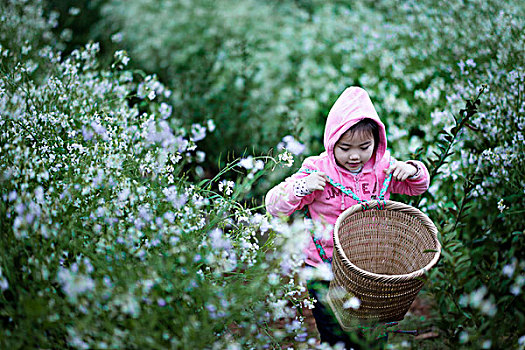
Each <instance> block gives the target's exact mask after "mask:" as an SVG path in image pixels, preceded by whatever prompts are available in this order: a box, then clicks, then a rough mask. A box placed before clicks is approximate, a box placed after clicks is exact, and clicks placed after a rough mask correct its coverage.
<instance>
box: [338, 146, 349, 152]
mask: <svg viewBox="0 0 525 350" xmlns="http://www.w3.org/2000/svg"><path fill="white" fill-rule="evenodd" d="M339 149H340V150H341V151H344V152H346V151H348V150H349V149H350V148H343V147H339Z"/></svg>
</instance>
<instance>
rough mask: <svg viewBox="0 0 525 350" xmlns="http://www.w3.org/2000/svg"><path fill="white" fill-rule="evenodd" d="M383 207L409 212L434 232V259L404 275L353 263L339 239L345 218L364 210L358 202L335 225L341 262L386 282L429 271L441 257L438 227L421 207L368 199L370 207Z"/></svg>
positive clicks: (368, 276) (335, 239)
mask: <svg viewBox="0 0 525 350" xmlns="http://www.w3.org/2000/svg"><path fill="white" fill-rule="evenodd" d="M379 203H381V204H380V206H381V207H382V209H381V210H391V211H402V212H405V213H408V214H410V215H413V216H415V217H416V218H418V219H419V220H420V221H421V223H422V224H423V225H424V226H425V227H426V228H427V229H428V230H429V231H430V233H431V234H432V236H433V238H434V240H435V243H436V252H433V254H434V256H433V258H432V260H431V261H430V262H429V263H428V264H427V265H426V266H424V267H422V268H420V269H419V270H416V271H414V272H411V273H408V274H402V275H384V274H378V273H374V272H370V271H366V270H364V269H362V268H360V267H358V266H356V265H355V264H353V263H352V262H351V261H350V259H348V257H347V256H346V253H345V252H344V250H343V248H342V247H341V242H340V241H339V227H340V226H341V222H342V221H343V220H345V219H346V218H347V217H348V216H350V215H352V214H354V213H356V212H361V211H363V206H362V205H361V204H356V205H353V206H351V207H350V208H348V209H346V210H345V211H344V212H343V213H341V215H339V217H338V218H337V221H336V222H335V225H334V249H336V250H337V253H338V254H339V255H340V256H341V258H342V259H341V260H342V261H341V262H342V263H343V264H344V265H345V267H347V268H349V269H351V270H354V271H355V272H356V273H358V274H360V275H362V276H363V277H367V278H371V279H374V280H379V281H385V282H400V281H407V280H411V279H414V278H418V277H421V276H423V275H424V274H425V273H426V272H427V271H429V270H430V269H431V268H432V267H433V266H434V265H435V264H436V263H437V262H438V260H439V257H440V255H441V243H439V239H438V236H437V233H438V230H437V228H436V225H434V223H433V222H432V220H430V218H429V217H428V216H427V215H426V214H424V213H423V212H421V211H420V210H419V209H417V208H415V207H413V206H410V205H408V204H405V203H401V202H396V201H391V200H385V201H377V200H371V201H368V202H367V204H368V207H369V209H367V210H371V209H375V210H377V208H378V205H379Z"/></svg>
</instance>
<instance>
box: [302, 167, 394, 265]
mask: <svg viewBox="0 0 525 350" xmlns="http://www.w3.org/2000/svg"><path fill="white" fill-rule="evenodd" d="M299 172H303V173H306V174H312V173H315V172H317V170H312V169H308V168H302V169H301V170H299ZM326 177H327V178H328V182H329V183H330V185H332V186H334V187H335V188H338V189H339V190H341V192H343V193H344V194H346V195H349V196H351V197H352V198H353V199H354V200H355V201H357V203H359V204H361V206H362V207H363V211H364V210H368V209H370V204H369V202H368V201H366V200H362V199H361V198H359V197H358V196H357V195H356V194H355V193H354V192H352V190H351V189H349V188H346V187H345V186H343V185H342V184H340V183H338V182H335V181H334V180H333V179H332V178H330V177H329V176H328V175H327V176H326ZM391 180H392V174H389V175H388V176H387V177H386V178H385V181H384V182H383V188H381V191H380V192H379V198H378V200H377V209H380V210H383V209H385V205H386V202H385V194H386V191H387V190H388V186H389V185H390V181H391ZM305 216H306V217H307V218H310V219H311V215H310V211H309V210H308V206H306V207H305ZM310 234H311V235H312V240H313V241H314V244H315V247H316V248H317V251H318V252H319V256H320V257H321V260H323V261H324V262H325V263H328V264H331V263H332V258H330V257H328V256H327V255H326V252H325V250H324V248H323V246H322V245H321V240H320V239H319V238H317V237H315V234H314V232H313V229H312V230H310Z"/></svg>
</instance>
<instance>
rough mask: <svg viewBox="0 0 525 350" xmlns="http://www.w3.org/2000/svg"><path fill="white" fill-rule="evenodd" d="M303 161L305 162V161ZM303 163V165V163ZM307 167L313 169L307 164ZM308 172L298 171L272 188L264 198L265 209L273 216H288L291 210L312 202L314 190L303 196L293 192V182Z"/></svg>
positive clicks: (314, 194) (293, 210)
mask: <svg viewBox="0 0 525 350" xmlns="http://www.w3.org/2000/svg"><path fill="white" fill-rule="evenodd" d="M305 163H307V162H306V161H305ZM305 163H303V166H304V165H305ZM308 165H310V166H307V167H308V168H309V169H315V168H314V167H312V166H311V164H308ZM308 175H309V174H306V173H303V172H298V173H295V174H294V175H292V176H290V177H288V178H287V179H286V180H284V181H283V182H281V183H280V184H279V185H277V186H275V187H274V188H272V189H271V190H270V191H269V192H268V193H267V194H266V198H265V205H266V210H267V211H268V212H269V213H270V214H271V215H273V216H279V215H286V216H290V215H292V213H293V212H295V211H297V210H300V209H302V208H303V207H304V206H305V205H308V204H310V203H312V202H313V200H314V199H315V196H316V193H315V192H319V191H315V192H314V193H311V194H309V195H306V196H304V197H300V196H297V195H296V194H295V193H294V184H295V182H296V181H297V180H299V179H302V178H304V177H306V176H308Z"/></svg>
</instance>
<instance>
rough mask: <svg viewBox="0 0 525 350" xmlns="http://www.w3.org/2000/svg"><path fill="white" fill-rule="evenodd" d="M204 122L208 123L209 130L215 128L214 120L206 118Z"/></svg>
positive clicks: (211, 130)
mask: <svg viewBox="0 0 525 350" xmlns="http://www.w3.org/2000/svg"><path fill="white" fill-rule="evenodd" d="M206 124H207V125H208V131H209V132H213V131H214V130H215V122H214V121H213V119H208V121H207V122H206Z"/></svg>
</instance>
